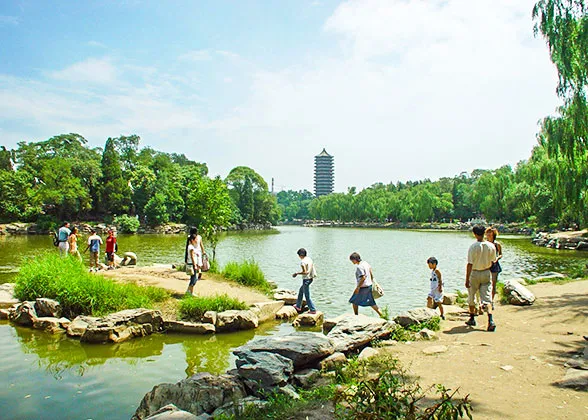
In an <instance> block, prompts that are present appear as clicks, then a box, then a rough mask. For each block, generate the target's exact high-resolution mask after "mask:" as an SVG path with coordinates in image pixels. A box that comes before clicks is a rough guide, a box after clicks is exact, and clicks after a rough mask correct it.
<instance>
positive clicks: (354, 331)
mask: <svg viewBox="0 0 588 420" xmlns="http://www.w3.org/2000/svg"><path fill="white" fill-rule="evenodd" d="M394 328H395V324H394V322H390V321H386V320H385V319H381V318H373V317H369V316H365V315H351V314H349V315H344V316H342V317H340V318H339V319H338V321H337V323H336V325H335V326H334V327H333V328H332V329H331V330H330V331H329V333H328V334H327V337H328V338H330V339H331V340H332V342H333V345H334V347H335V351H338V352H341V353H348V352H350V351H353V350H356V349H359V348H362V347H365V346H367V345H368V344H369V343H371V342H372V341H373V340H375V339H376V338H378V339H385V338H388V337H389V336H390V334H391V333H392V330H393V329H394Z"/></svg>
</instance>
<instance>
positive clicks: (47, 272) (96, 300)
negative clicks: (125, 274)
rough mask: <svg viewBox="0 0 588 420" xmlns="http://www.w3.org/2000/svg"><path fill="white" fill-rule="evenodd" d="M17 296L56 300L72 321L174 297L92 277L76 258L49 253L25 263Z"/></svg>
mask: <svg viewBox="0 0 588 420" xmlns="http://www.w3.org/2000/svg"><path fill="white" fill-rule="evenodd" d="M14 293H15V296H16V298H17V299H19V300H21V301H25V300H35V299H36V298H40V297H44V298H49V299H55V300H56V301H58V302H59V303H60V304H61V306H62V308H63V315H64V316H66V317H68V318H73V317H76V316H77V315H94V316H101V315H105V314H108V313H111V312H116V311H120V310H123V309H133V308H152V307H153V305H154V304H155V303H156V302H162V301H164V300H166V299H168V298H169V297H170V293H169V292H168V291H166V290H164V289H161V288H159V287H151V286H150V287H142V286H137V285H135V284H120V283H117V282H115V281H114V280H110V279H107V278H104V277H103V276H100V275H96V274H92V273H89V272H88V269H87V267H86V266H84V264H83V263H82V262H81V261H79V260H78V259H76V258H71V257H66V258H61V257H59V256H58V255H57V254H56V253H50V254H49V253H47V254H45V255H41V256H39V257H35V258H28V259H26V260H24V262H23V264H22V266H21V268H20V271H19V273H18V275H17V277H16V286H15V290H14Z"/></svg>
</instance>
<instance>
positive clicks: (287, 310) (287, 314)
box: [276, 305, 298, 319]
mask: <svg viewBox="0 0 588 420" xmlns="http://www.w3.org/2000/svg"><path fill="white" fill-rule="evenodd" d="M296 316H298V311H297V310H296V309H294V307H293V306H289V305H288V306H284V307H283V308H282V309H280V310H279V311H278V312H276V319H291V318H294V317H296Z"/></svg>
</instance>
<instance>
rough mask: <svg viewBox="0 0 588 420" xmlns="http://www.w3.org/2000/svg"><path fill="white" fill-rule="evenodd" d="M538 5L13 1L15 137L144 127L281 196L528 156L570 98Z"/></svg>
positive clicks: (152, 137)
mask: <svg viewBox="0 0 588 420" xmlns="http://www.w3.org/2000/svg"><path fill="white" fill-rule="evenodd" d="M534 3H535V0H517V1H512V0H476V1H472V0H349V1H334V0H318V1H312V0H281V1H270V0H266V1H253V0H239V1H236V0H231V1H229V0H215V1H214V2H208V1H196V0H170V1H160V0H153V1H141V0H119V1H115V0H95V1H91V2H86V1H77V0H70V1H66V0H62V1H49V0H18V1H17V0H2V1H1V2H0V145H4V146H6V147H8V148H14V147H16V144H17V142H19V141H27V142H31V141H42V140H46V139H48V138H50V137H52V136H54V135H57V134H62V133H79V134H81V135H82V136H84V137H85V138H86V139H87V140H88V143H89V145H90V146H92V147H97V146H100V147H102V146H103V145H104V142H105V141H106V139H107V138H108V137H117V136H119V135H130V134H137V135H139V136H140V137H141V145H142V146H149V147H152V148H154V149H157V150H161V151H164V152H170V153H171V152H175V153H184V154H185V155H186V156H187V157H188V158H190V159H193V160H196V161H199V162H205V163H206V164H207V165H208V168H209V173H210V175H220V176H222V177H225V176H226V175H227V174H228V173H229V171H230V170H231V169H232V168H234V167H236V166H249V167H251V168H253V169H254V170H256V171H257V172H258V173H259V174H261V175H262V176H263V177H264V178H265V179H266V180H267V181H268V184H270V183H271V179H272V178H274V179H275V189H276V190H278V191H279V190H282V189H294V190H301V189H308V190H310V191H312V190H313V169H314V156H315V155H317V154H319V153H320V152H321V150H322V149H323V148H326V150H327V152H328V153H330V154H331V155H333V156H334V160H335V190H336V191H338V192H345V191H347V188H348V187H350V186H355V187H357V188H359V189H361V188H365V187H367V186H369V185H372V184H374V183H377V182H383V183H390V182H393V183H396V182H398V181H402V182H405V181H407V180H420V179H425V178H429V179H432V180H435V179H439V178H440V177H445V176H449V177H452V176H455V175H457V174H459V173H461V172H463V171H467V172H471V171H472V170H473V169H477V168H481V169H496V168H498V167H500V166H502V165H512V166H513V167H514V166H515V165H516V163H517V162H518V161H520V160H522V159H527V158H529V157H530V154H531V150H532V148H533V147H534V146H535V145H536V144H537V140H536V134H537V131H538V125H537V124H538V121H539V120H540V119H542V118H543V117H545V116H547V115H550V114H553V113H554V111H555V108H556V107H557V106H558V105H559V100H558V99H557V97H556V94H555V87H556V83H557V73H556V70H555V68H554V66H553V64H552V63H551V62H550V60H549V54H548V49H547V47H546V45H545V43H544V41H543V40H542V39H541V38H536V37H534V35H533V21H532V19H531V10H532V7H533V5H534Z"/></svg>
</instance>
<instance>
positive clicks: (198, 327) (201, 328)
mask: <svg viewBox="0 0 588 420" xmlns="http://www.w3.org/2000/svg"><path fill="white" fill-rule="evenodd" d="M163 329H164V330H165V331H167V332H176V333H182V334H214V332H215V331H216V329H215V328H214V325H212V324H205V323H202V322H185V321H165V322H164V326H163Z"/></svg>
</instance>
